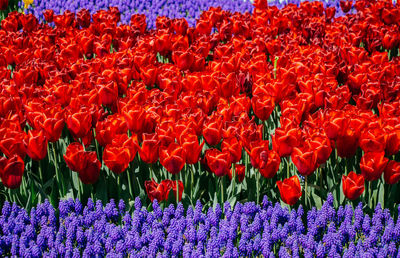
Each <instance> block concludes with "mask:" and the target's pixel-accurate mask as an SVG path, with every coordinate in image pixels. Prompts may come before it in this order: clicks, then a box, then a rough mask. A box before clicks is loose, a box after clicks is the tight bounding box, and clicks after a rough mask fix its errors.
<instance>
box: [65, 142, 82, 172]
mask: <svg viewBox="0 0 400 258" xmlns="http://www.w3.org/2000/svg"><path fill="white" fill-rule="evenodd" d="M84 152H85V150H84V148H83V146H82V144H80V143H79V142H73V143H71V144H70V145H68V147H67V151H66V152H65V155H64V156H63V157H64V160H65V162H66V163H67V166H68V167H69V169H71V170H72V171H75V172H78V171H81V170H82V169H83V165H84V164H83V163H82V156H83V153H84Z"/></svg>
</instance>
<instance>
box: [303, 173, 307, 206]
mask: <svg viewBox="0 0 400 258" xmlns="http://www.w3.org/2000/svg"><path fill="white" fill-rule="evenodd" d="M304 198H305V199H304V203H305V206H306V207H307V200H308V196H307V176H305V177H304Z"/></svg>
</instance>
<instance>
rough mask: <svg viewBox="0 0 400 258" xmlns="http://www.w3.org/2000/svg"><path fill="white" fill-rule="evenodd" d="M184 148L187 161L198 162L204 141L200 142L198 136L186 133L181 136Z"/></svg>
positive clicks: (190, 162) (188, 162) (189, 162)
mask: <svg viewBox="0 0 400 258" xmlns="http://www.w3.org/2000/svg"><path fill="white" fill-rule="evenodd" d="M180 142H181V145H182V148H183V149H184V150H185V152H186V163H187V164H196V163H197V162H198V161H199V157H200V154H201V150H202V149H203V145H204V143H205V142H204V141H203V142H202V143H201V144H199V140H198V139H197V136H196V135H194V134H184V135H182V136H181V137H180Z"/></svg>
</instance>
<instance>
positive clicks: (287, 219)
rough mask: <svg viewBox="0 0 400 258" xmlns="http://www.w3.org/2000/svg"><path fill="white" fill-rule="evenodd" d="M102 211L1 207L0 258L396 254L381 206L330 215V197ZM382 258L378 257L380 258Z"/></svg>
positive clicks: (394, 233)
mask: <svg viewBox="0 0 400 258" xmlns="http://www.w3.org/2000/svg"><path fill="white" fill-rule="evenodd" d="M127 210H128V207H126V205H125V203H124V202H123V201H119V203H118V205H116V202H115V201H114V200H110V202H109V203H107V204H105V205H103V204H102V203H101V202H100V201H97V202H96V203H94V202H93V201H92V200H90V199H89V201H88V203H87V205H86V206H83V205H82V204H81V203H80V202H79V201H78V200H75V201H74V200H72V199H70V200H64V201H61V202H60V204H59V207H58V211H56V209H54V207H52V206H51V205H50V203H49V202H48V201H46V202H45V203H43V204H39V205H38V206H37V207H34V208H32V209H31V211H30V212H29V213H28V212H27V211H26V210H24V209H23V208H20V207H18V206H17V205H15V204H10V203H9V202H5V203H4V204H3V207H2V209H1V216H0V255H1V256H32V257H41V256H57V255H61V256H70V257H80V256H84V257H92V256H97V255H98V256H104V255H106V254H107V255H111V256H123V255H127V254H131V255H133V256H144V255H146V256H147V255H150V256H200V255H203V256H222V255H225V256H229V257H231V256H233V257H238V256H253V255H254V256H258V255H264V256H270V255H271V254H278V255H280V256H283V257H286V256H287V257H292V256H295V257H297V256H305V257H326V256H329V257H341V256H344V257H352V256H382V255H383V256H385V257H387V256H390V257H393V256H395V255H396V254H398V253H399V251H400V249H399V245H400V220H399V218H398V217H392V216H391V215H390V213H389V210H387V209H386V210H383V209H382V207H381V206H380V205H378V206H377V207H376V209H375V210H374V213H373V214H365V213H364V212H363V210H362V204H360V205H358V206H357V207H356V208H355V209H354V210H353V208H352V207H351V206H350V205H347V206H345V207H339V208H338V209H335V208H334V206H333V197H332V196H329V197H328V198H327V201H326V202H325V204H324V205H323V207H322V208H321V209H320V210H317V209H315V208H314V209H312V210H310V211H308V213H307V214H305V213H304V212H303V209H302V207H301V206H300V207H299V208H298V209H292V210H291V211H289V209H288V208H287V207H282V206H280V205H279V204H272V203H271V202H269V201H268V199H267V198H266V197H264V199H263V202H262V205H256V204H255V203H253V202H248V203H244V204H240V203H238V204H237V205H235V206H234V207H230V205H229V204H228V203H226V204H225V205H224V208H223V209H222V208H221V207H220V206H216V207H215V208H209V209H208V210H203V206H202V205H201V203H200V202H198V203H197V204H196V207H195V208H194V209H193V208H191V207H190V208H188V209H187V210H185V209H184V207H183V205H181V204H180V205H178V206H177V207H175V206H173V205H170V206H168V207H167V208H165V209H164V210H162V209H161V208H160V206H159V204H158V203H157V202H154V203H153V209H152V211H147V209H146V208H144V207H142V205H141V203H140V201H139V200H136V202H135V205H134V211H133V212H132V213H129V212H128V211H127ZM383 256H382V257H383Z"/></svg>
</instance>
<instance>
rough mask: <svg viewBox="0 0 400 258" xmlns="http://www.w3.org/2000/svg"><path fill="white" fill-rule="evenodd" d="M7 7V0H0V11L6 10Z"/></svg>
mask: <svg viewBox="0 0 400 258" xmlns="http://www.w3.org/2000/svg"><path fill="white" fill-rule="evenodd" d="M7 7H8V0H0V11H1V10H6V9H7Z"/></svg>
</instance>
